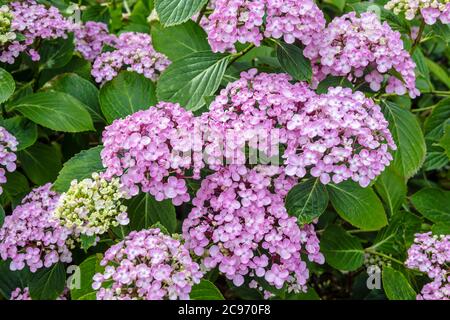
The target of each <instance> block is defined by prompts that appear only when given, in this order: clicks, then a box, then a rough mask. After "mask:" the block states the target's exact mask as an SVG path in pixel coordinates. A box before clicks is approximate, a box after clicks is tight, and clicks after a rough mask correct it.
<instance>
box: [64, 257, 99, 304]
mask: <svg viewBox="0 0 450 320" xmlns="http://www.w3.org/2000/svg"><path fill="white" fill-rule="evenodd" d="M101 260H102V255H101V254H96V255H93V256H90V257H89V258H87V259H86V260H84V261H83V262H82V263H80V265H79V269H78V270H77V269H75V270H74V273H73V278H69V279H70V280H72V281H69V285H70V286H71V287H70V296H71V298H72V300H95V299H96V291H95V290H94V289H93V288H92V282H93V281H92V278H93V277H94V275H95V274H96V273H100V272H103V269H104V268H103V267H102V266H100V261H101Z"/></svg>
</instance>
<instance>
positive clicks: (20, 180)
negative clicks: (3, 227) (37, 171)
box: [0, 171, 30, 206]
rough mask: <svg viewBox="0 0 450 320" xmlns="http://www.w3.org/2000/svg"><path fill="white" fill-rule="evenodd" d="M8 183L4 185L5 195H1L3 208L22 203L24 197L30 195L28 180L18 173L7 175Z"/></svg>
mask: <svg viewBox="0 0 450 320" xmlns="http://www.w3.org/2000/svg"><path fill="white" fill-rule="evenodd" d="M6 179H7V181H6V183H5V184H4V185H2V189H3V193H2V194H1V195H0V200H1V204H2V206H6V205H7V204H10V203H12V204H13V205H15V204H17V203H18V202H20V200H21V199H22V197H23V196H24V195H25V194H27V193H28V191H29V190H30V187H29V185H28V180H27V178H26V177H25V176H24V175H23V174H21V173H20V172H18V171H14V172H7V173H6Z"/></svg>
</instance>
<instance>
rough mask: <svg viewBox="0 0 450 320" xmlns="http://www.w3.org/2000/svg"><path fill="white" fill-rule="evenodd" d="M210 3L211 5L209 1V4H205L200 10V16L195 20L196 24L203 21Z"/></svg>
mask: <svg viewBox="0 0 450 320" xmlns="http://www.w3.org/2000/svg"><path fill="white" fill-rule="evenodd" d="M208 3H209V1H207V2H206V3H205V5H204V6H203V8H202V9H201V10H200V12H199V14H198V17H197V19H196V20H195V22H196V23H197V24H199V23H200V21H201V20H202V18H203V16H204V15H205V11H206V8H207V7H208Z"/></svg>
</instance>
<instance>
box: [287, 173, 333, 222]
mask: <svg viewBox="0 0 450 320" xmlns="http://www.w3.org/2000/svg"><path fill="white" fill-rule="evenodd" d="M327 206H328V192H327V189H326V187H325V186H324V185H323V184H321V183H320V181H319V179H309V180H307V181H304V182H301V183H299V184H297V185H296V186H295V187H293V188H292V189H291V190H290V191H289V193H288V195H287V197H286V210H287V212H288V213H289V215H291V216H295V217H297V219H298V221H299V222H300V223H302V224H304V223H310V222H312V221H313V220H314V219H316V218H318V217H319V216H320V215H321V214H322V213H323V212H324V211H325V209H326V208H327Z"/></svg>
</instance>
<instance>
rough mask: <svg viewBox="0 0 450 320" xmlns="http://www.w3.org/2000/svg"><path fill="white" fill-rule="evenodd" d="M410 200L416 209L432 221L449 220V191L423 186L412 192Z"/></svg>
mask: <svg viewBox="0 0 450 320" xmlns="http://www.w3.org/2000/svg"><path fill="white" fill-rule="evenodd" d="M411 202H412V204H413V205H414V207H415V208H416V209H417V211H419V212H420V213H421V214H422V215H423V216H424V217H425V218H427V219H429V220H431V221H433V222H436V223H438V222H448V221H450V191H444V190H442V189H438V188H425V189H422V190H420V191H419V192H416V193H415V194H413V196H412V197H411Z"/></svg>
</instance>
